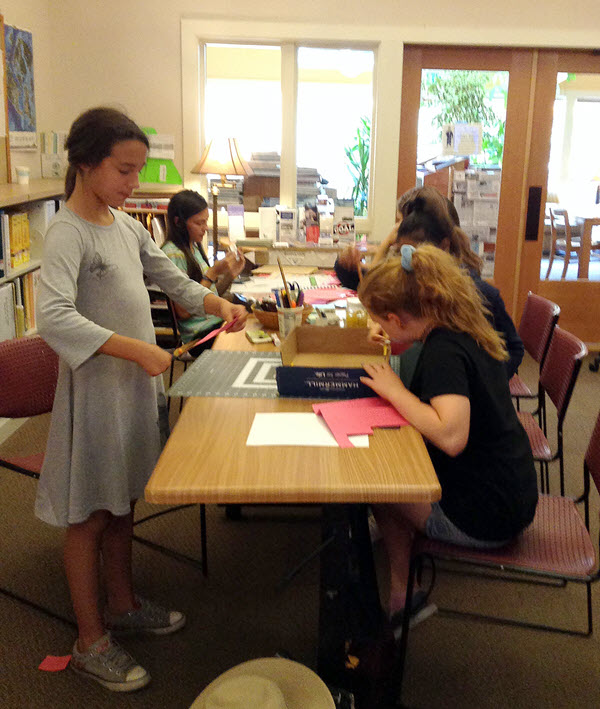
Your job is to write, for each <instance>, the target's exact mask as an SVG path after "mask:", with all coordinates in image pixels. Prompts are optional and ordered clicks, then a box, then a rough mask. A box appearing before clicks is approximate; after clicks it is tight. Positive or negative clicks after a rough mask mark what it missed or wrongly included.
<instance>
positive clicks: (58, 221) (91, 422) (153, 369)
mask: <svg viewBox="0 0 600 709" xmlns="http://www.w3.org/2000/svg"><path fill="white" fill-rule="evenodd" d="M67 150H68V154H69V168H68V171H67V177H66V181H65V196H66V203H65V206H64V207H63V208H62V209H61V210H60V211H59V212H58V214H57V215H56V216H55V217H54V219H53V220H52V222H51V224H50V226H49V228H48V231H47V234H46V238H45V243H44V258H43V263H42V272H41V281H40V289H39V295H38V323H39V331H40V334H41V336H42V337H43V338H44V339H45V340H46V341H47V342H48V344H49V345H50V346H51V347H52V348H53V349H54V350H55V351H56V352H57V353H58V355H59V359H60V365H59V377H58V385H57V389H56V397H55V401H54V408H53V412H52V423H51V427H50V434H49V440H48V446H47V452H46V458H45V461H44V467H43V470H42V475H41V478H40V483H39V487H38V495H37V500H36V514H37V515H38V517H40V519H42V520H44V521H45V522H48V523H50V524H53V525H57V526H63V527H66V535H65V545H64V562H65V570H66V576H67V582H68V584H69V590H70V593H71V599H72V602H73V609H74V612H75V617H76V619H77V625H78V631H79V634H78V639H77V641H76V642H75V646H74V648H73V655H72V660H71V666H72V668H73V669H74V670H76V671H77V672H79V673H81V674H84V675H86V676H88V677H91V678H93V679H95V680H96V681H98V682H99V683H100V684H102V685H103V686H105V687H107V688H108V689H112V690H115V691H132V690H134V689H139V688H140V687H143V686H144V685H146V684H147V683H148V682H149V681H150V676H149V674H148V673H147V672H146V670H145V669H143V668H142V667H140V666H139V665H138V664H137V663H136V662H135V661H134V660H133V658H132V657H131V656H130V655H129V654H128V653H127V652H126V651H125V650H123V648H121V647H120V646H119V645H118V644H117V643H116V642H115V641H114V640H113V639H112V637H111V634H110V632H108V631H109V630H113V631H115V632H118V631H131V630H136V631H142V632H151V633H155V634H166V633H170V632H173V631H175V630H178V629H179V628H181V627H182V626H183V625H184V623H185V617H184V616H183V614H182V613H179V612H177V611H170V610H167V609H164V608H161V607H160V606H158V605H156V604H155V603H152V602H150V601H147V600H145V599H142V598H140V597H139V596H137V595H135V594H134V591H133V581H132V569H131V539H132V529H133V527H132V525H133V507H134V504H135V501H136V499H137V498H138V497H140V496H141V495H143V492H144V487H145V485H146V482H147V481H148V478H149V476H150V473H151V472H152V469H153V467H154V465H155V463H156V460H157V458H158V456H159V454H160V451H161V448H162V445H163V444H164V441H165V439H166V435H167V434H168V420H167V418H166V402H165V395H164V389H163V385H162V377H161V376H160V375H161V374H162V373H163V372H164V371H165V370H166V369H167V368H168V367H169V365H170V363H171V355H170V354H168V353H167V352H165V351H164V350H162V349H160V348H159V347H158V346H157V345H156V340H155V337H154V327H153V324H152V318H151V314H150V302H149V298H148V293H147V290H146V288H145V285H144V274H146V275H147V276H148V277H149V278H150V279H151V281H152V282H153V283H157V284H158V285H159V286H160V287H161V288H162V289H163V290H164V291H165V292H166V293H167V294H168V295H169V296H170V297H171V298H173V299H174V300H176V301H177V302H179V303H182V304H183V305H184V307H185V308H186V309H187V310H188V311H189V312H190V313H194V314H198V315H204V314H205V313H211V314H213V315H217V316H219V317H221V318H223V320H226V321H231V320H233V319H235V318H237V322H236V324H235V325H234V326H233V327H232V329H233V330H240V329H241V328H242V327H243V325H244V320H245V319H246V311H245V309H244V308H243V307H242V306H236V305H232V304H231V303H229V302H227V301H226V300H223V299H222V298H219V297H218V296H217V295H215V294H213V293H211V292H210V291H209V290H208V289H207V288H204V287H203V286H201V285H200V284H198V283H195V282H194V281H191V280H190V279H189V278H188V277H187V276H185V275H184V274H183V273H182V272H181V271H180V270H179V269H178V268H177V267H176V266H175V265H174V264H173V263H172V262H171V261H170V260H169V259H168V258H167V256H165V254H163V253H162V251H161V250H160V249H159V248H158V247H157V246H156V244H155V243H154V242H153V241H152V239H151V237H150V234H149V233H148V232H147V231H146V229H144V227H143V226H142V225H141V224H140V223H139V222H137V221H136V220H135V219H132V218H131V217H129V216H128V215H127V214H125V213H124V212H121V211H118V210H116V209H114V208H115V207H118V206H120V205H122V204H123V202H124V201H125V199H127V197H129V195H130V194H131V192H132V190H133V189H135V188H136V187H138V185H139V182H138V173H139V171H140V170H141V169H142V167H143V166H144V163H145V161H146V156H147V151H148V139H147V138H146V136H145V134H144V133H143V132H142V131H141V130H140V129H139V128H138V126H137V125H136V124H135V123H133V121H131V120H130V119H129V118H127V116H125V115H124V114H122V113H120V112H119V111H116V110H113V109H110V108H95V109H91V110H89V111H86V112H85V113H83V114H82V115H81V116H79V118H77V120H76V121H75V122H74V123H73V125H72V127H71V130H70V133H69V137H68V139H67ZM101 577H102V579H103V581H104V585H105V589H104V591H105V593H106V602H105V610H104V613H103V612H102V611H101V596H102V593H101V589H100V582H99V579H100V578H101Z"/></svg>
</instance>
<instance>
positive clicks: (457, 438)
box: [361, 363, 471, 457]
mask: <svg viewBox="0 0 600 709" xmlns="http://www.w3.org/2000/svg"><path fill="white" fill-rule="evenodd" d="M364 369H365V371H366V372H367V374H368V375H369V376H368V377H361V381H362V382H363V384H366V385H367V386H370V387H371V389H373V391H375V392H376V393H377V394H379V396H381V397H383V398H384V399H387V400H388V401H389V402H390V404H392V406H393V407H394V408H395V409H397V410H398V411H399V412H400V413H401V414H402V415H403V416H404V418H405V419H406V420H407V421H408V422H409V423H411V424H412V425H413V426H414V427H415V428H416V429H417V431H419V432H420V433H421V434H422V435H423V436H425V438H427V440H429V441H431V443H433V445H434V446H437V448H439V449H440V450H442V451H444V453H446V454H447V455H449V456H452V457H455V456H457V455H459V454H460V453H462V452H463V450H464V449H465V447H466V445H467V440H468V438H469V426H470V416H471V404H470V402H469V399H468V397H466V396H461V395H459V394H444V395H442V396H436V397H434V398H433V399H431V401H430V402H429V404H425V403H424V402H422V401H421V400H420V399H419V398H418V397H417V396H415V395H414V394H413V393H411V392H410V391H409V390H408V389H407V388H406V387H405V386H404V384H403V383H402V381H401V380H400V379H399V377H397V376H396V374H395V373H394V371H393V370H392V368H391V367H390V365H389V364H387V363H386V364H365V365H364Z"/></svg>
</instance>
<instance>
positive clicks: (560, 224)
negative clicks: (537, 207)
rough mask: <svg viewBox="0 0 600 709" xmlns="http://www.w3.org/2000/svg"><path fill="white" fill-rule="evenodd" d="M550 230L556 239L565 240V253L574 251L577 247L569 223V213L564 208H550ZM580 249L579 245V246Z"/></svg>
mask: <svg viewBox="0 0 600 709" xmlns="http://www.w3.org/2000/svg"><path fill="white" fill-rule="evenodd" d="M549 211H550V230H551V231H552V236H553V237H554V238H558V239H561V238H563V239H564V240H565V241H566V244H565V251H566V250H567V249H569V250H572V249H573V248H574V247H575V246H576V245H574V244H573V243H572V242H573V230H572V229H571V222H570V221H569V213H568V212H567V210H566V209H564V207H558V206H551V207H550V210H549ZM577 248H578V245H577Z"/></svg>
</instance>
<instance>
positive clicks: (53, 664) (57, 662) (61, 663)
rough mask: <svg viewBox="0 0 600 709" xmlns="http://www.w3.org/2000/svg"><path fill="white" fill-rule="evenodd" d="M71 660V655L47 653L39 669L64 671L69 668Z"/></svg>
mask: <svg viewBox="0 0 600 709" xmlns="http://www.w3.org/2000/svg"><path fill="white" fill-rule="evenodd" d="M69 662H71V655H62V656H60V655H47V656H46V657H45V658H44V659H43V660H42V661H41V662H40V664H39V665H38V670H43V671H44V672H62V671H63V670H66V669H67V667H68V665H69Z"/></svg>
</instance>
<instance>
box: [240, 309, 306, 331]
mask: <svg viewBox="0 0 600 709" xmlns="http://www.w3.org/2000/svg"><path fill="white" fill-rule="evenodd" d="M312 309H313V308H312V305H305V306H304V307H303V308H292V310H298V311H300V312H301V313H302V324H304V323H306V319H307V318H308V316H309V315H310V313H311V312H312ZM252 312H253V313H254V316H255V317H256V319H257V320H258V322H259V323H260V324H261V325H262V326H263V327H264V328H267V329H268V330H277V329H279V317H278V313H276V312H270V311H268V310H261V309H260V308H257V307H256V306H253V307H252Z"/></svg>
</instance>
